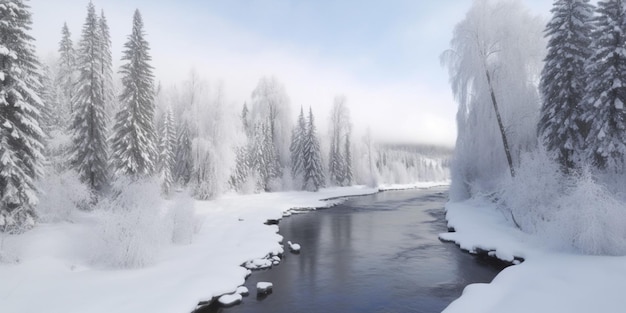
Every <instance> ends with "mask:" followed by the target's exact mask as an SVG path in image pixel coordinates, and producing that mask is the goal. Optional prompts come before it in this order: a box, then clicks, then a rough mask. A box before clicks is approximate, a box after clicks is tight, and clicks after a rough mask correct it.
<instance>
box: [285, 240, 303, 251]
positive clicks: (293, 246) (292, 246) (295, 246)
mask: <svg viewBox="0 0 626 313" xmlns="http://www.w3.org/2000/svg"><path fill="white" fill-rule="evenodd" d="M287 244H288V245H289V250H290V251H291V252H293V253H300V244H297V243H291V241H287Z"/></svg>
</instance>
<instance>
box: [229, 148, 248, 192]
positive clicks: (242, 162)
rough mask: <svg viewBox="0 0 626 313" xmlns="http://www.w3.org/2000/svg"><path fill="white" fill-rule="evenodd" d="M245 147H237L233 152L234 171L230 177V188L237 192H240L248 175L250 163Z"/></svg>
mask: <svg viewBox="0 0 626 313" xmlns="http://www.w3.org/2000/svg"><path fill="white" fill-rule="evenodd" d="M248 154H249V153H248V149H247V147H246V146H241V147H238V148H237V150H236V152H235V158H236V160H235V170H234V171H233V174H232V175H231V177H230V182H229V184H230V186H231V187H232V188H233V189H234V190H237V191H241V190H242V187H243V185H244V184H245V182H246V180H247V179H248V175H249V174H250V163H249V157H248Z"/></svg>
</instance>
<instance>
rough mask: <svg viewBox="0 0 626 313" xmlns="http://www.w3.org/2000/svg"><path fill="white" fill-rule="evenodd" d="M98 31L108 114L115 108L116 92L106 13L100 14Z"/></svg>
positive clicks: (103, 88) (105, 104)
mask: <svg viewBox="0 0 626 313" xmlns="http://www.w3.org/2000/svg"><path fill="white" fill-rule="evenodd" d="M98 31H99V33H100V51H101V52H102V57H101V58H100V72H101V74H102V77H103V79H104V81H103V83H102V95H103V96H104V107H105V108H106V110H107V112H112V111H113V109H114V108H115V91H114V90H113V55H112V54H111V35H110V31H109V25H108V24H107V19H106V17H105V16H104V11H101V12H100V18H99V19H98Z"/></svg>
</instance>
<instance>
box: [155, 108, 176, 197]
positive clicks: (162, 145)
mask: <svg viewBox="0 0 626 313" xmlns="http://www.w3.org/2000/svg"><path fill="white" fill-rule="evenodd" d="M175 145H176V132H175V129H174V113H172V109H171V108H168V109H167V111H166V112H165V114H163V122H162V125H161V138H160V141H159V172H160V173H161V179H162V181H163V183H162V189H163V193H165V194H169V193H170V190H171V188H172V185H173V184H174V175H173V173H172V172H173V169H174V158H175V155H174V146H175Z"/></svg>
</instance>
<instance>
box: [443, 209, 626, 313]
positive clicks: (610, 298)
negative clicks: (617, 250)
mask: <svg viewBox="0 0 626 313" xmlns="http://www.w3.org/2000/svg"><path fill="white" fill-rule="evenodd" d="M446 210H447V219H448V222H449V226H450V227H453V228H454V229H455V230H456V232H454V233H446V234H441V235H440V237H441V238H442V239H444V240H449V241H454V242H456V243H457V244H459V245H460V246H461V248H463V249H466V250H469V251H475V250H478V249H482V250H487V251H495V255H496V256H497V257H499V258H501V259H503V260H507V261H511V260H513V257H522V258H524V259H525V261H524V262H523V263H522V264H520V265H516V266H511V267H508V268H506V269H505V270H504V271H502V272H501V273H500V274H498V276H497V277H496V278H495V279H494V280H493V281H492V282H491V283H489V284H473V285H469V286H467V287H466V288H465V290H464V291H463V295H462V296H461V297H460V298H459V299H457V300H456V301H454V302H453V303H452V304H450V306H448V307H447V308H446V310H445V311H444V312H445V313H456V312H462V313H472V312H481V313H486V312H494V313H499V312H507V313H513V312H568V313H576V312H581V313H582V312H623V311H624V308H626V297H625V296H624V290H626V279H624V277H626V257H612V256H588V255H581V254H578V253H576V252H572V251H564V249H555V247H554V246H553V245H551V244H549V243H546V242H544V241H542V240H541V239H540V238H539V237H538V236H532V235H528V234H525V233H523V232H521V231H519V230H518V229H516V228H515V227H514V226H513V224H512V223H510V222H509V221H508V220H507V219H506V218H505V216H504V214H503V213H502V212H501V211H499V210H498V209H497V208H496V207H495V205H493V204H491V203H489V202H487V201H480V200H470V201H466V202H462V203H448V204H447V205H446Z"/></svg>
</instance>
